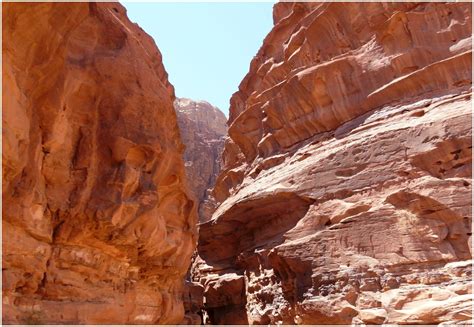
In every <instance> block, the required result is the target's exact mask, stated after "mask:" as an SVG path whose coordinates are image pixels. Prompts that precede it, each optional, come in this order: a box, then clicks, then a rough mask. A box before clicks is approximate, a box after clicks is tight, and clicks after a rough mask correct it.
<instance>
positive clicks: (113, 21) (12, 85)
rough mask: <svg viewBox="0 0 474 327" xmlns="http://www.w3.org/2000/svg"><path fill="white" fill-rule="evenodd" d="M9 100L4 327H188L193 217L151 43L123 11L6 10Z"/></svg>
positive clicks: (87, 7)
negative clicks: (185, 295)
mask: <svg viewBox="0 0 474 327" xmlns="http://www.w3.org/2000/svg"><path fill="white" fill-rule="evenodd" d="M3 95H4V96H3V122H2V124H3V134H2V136H3V157H2V159H3V172H2V173H3V186H2V187H3V188H2V190H3V212H2V213H3V322H4V323H19V324H32V323H34V324H38V323H40V324H41V323H42V324H58V323H61V324H123V323H130V324H145V323H178V322H180V321H182V319H183V315H184V307H183V300H182V291H183V287H184V276H185V274H186V271H187V269H188V266H189V264H190V257H191V253H192V252H193V250H194V247H195V242H196V241H197V240H196V238H197V237H196V228H195V224H196V221H197V215H196V208H195V205H194V203H193V201H192V200H191V197H190V195H189V194H188V190H187V189H186V187H185V186H184V185H185V182H184V179H185V172H184V164H183V161H182V158H181V156H182V151H183V145H182V144H181V141H180V138H179V130H178V125H177V121H176V115H175V112H174V108H173V101H174V90H173V87H172V86H171V85H170V84H169V82H168V80H167V74H166V72H165V70H164V68H163V65H162V62H161V55H160V53H159V51H158V49H157V48H156V46H155V44H154V42H153V40H152V39H151V37H149V36H148V35H147V34H145V33H144V32H143V31H142V30H141V29H140V28H139V27H138V26H137V25H136V24H133V23H131V22H130V21H129V20H128V19H127V17H126V14H125V9H124V8H123V7H122V6H121V5H120V4H118V3H74V4H59V3H56V4H52V3H42V4H40V3H36V4H20V3H17V4H14V3H4V4H3Z"/></svg>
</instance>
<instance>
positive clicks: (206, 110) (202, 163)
mask: <svg viewBox="0 0 474 327" xmlns="http://www.w3.org/2000/svg"><path fill="white" fill-rule="evenodd" d="M175 109H176V113H177V115H178V125H179V128H180V131H181V137H182V140H183V143H184V145H185V146H186V149H185V151H184V160H185V166H186V175H187V176H188V181H189V183H190V187H191V190H192V191H193V192H194V194H195V196H196V198H197V200H198V202H199V204H200V205H199V219H200V221H207V220H209V219H210V217H211V215H212V211H213V210H214V206H215V201H214V198H213V197H212V195H211V194H210V193H209V192H208V189H209V188H211V187H212V186H214V184H215V182H216V178H217V175H218V174H219V172H220V169H221V154H222V150H223V148H224V137H225V135H226V133H227V126H226V122H227V118H226V117H225V115H224V114H223V113H222V111H220V110H219V109H218V108H217V107H214V106H212V105H211V104H210V103H208V102H206V101H194V100H191V99H186V98H178V99H176V100H175Z"/></svg>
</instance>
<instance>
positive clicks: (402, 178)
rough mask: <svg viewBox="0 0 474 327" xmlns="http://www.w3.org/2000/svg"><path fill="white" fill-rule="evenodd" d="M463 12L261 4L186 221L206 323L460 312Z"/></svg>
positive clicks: (467, 67) (466, 310)
mask: <svg viewBox="0 0 474 327" xmlns="http://www.w3.org/2000/svg"><path fill="white" fill-rule="evenodd" d="M471 17H472V13H471V5H470V4H468V3H448V4H446V3H350V4H348V3H278V4H276V5H275V7H274V22H275V26H274V28H273V29H272V31H271V32H270V33H269V35H268V36H267V37H266V39H265V41H264V44H263V46H262V48H261V49H260V51H259V52H258V54H257V56H256V57H255V58H254V60H253V61H252V63H251V65H250V72H249V73H248V75H247V76H246V77H245V78H244V80H243V81H242V83H241V85H240V87H239V91H238V92H237V93H235V94H234V96H233V97H232V99H231V110H230V119H229V124H230V125H229V136H230V138H229V139H228V140H227V141H226V145H225V149H224V154H223V162H224V167H223V172H222V173H221V174H220V176H219V177H218V179H217V183H216V186H215V188H214V190H213V195H214V197H215V198H216V200H217V201H218V202H219V207H218V208H217V210H216V211H215V212H214V214H213V216H212V220H211V221H209V222H206V223H203V224H201V226H200V240H199V246H198V248H199V255H200V258H198V260H196V261H195V263H194V270H193V274H194V275H193V276H194V280H195V281H199V282H200V283H201V284H202V285H203V286H204V308H205V310H206V317H205V319H206V321H207V322H208V323H220V324H225V323H235V324H238V323H244V324H245V323H247V322H248V323H252V324H257V323H259V324H275V323H285V324H294V323H296V324H350V323H366V324H369V323H375V324H380V323H403V324H438V323H453V322H466V323H468V322H469V321H470V320H471V319H472V317H471V310H470V308H471V305H472V294H471V278H472V277H471V269H470V264H471V263H472V261H471V258H472V256H471V252H470V241H471V219H472V217H471V204H472V203H471V191H472V186H471V184H472V171H471V154H472V143H471V135H472V133H471V129H472V126H471V115H472V112H471V84H472V81H471V74H472V67H471V57H472V54H471V53H472V49H471V33H472V31H471Z"/></svg>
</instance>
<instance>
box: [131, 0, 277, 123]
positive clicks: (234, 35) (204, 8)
mask: <svg viewBox="0 0 474 327" xmlns="http://www.w3.org/2000/svg"><path fill="white" fill-rule="evenodd" d="M122 4H123V5H124V6H125V8H127V14H128V17H129V18H130V20H131V21H133V22H135V23H138V25H140V27H141V28H143V30H145V32H147V33H148V34H150V35H151V36H152V37H153V38H154V39H155V42H156V44H157V45H158V48H159V49H160V51H161V53H162V55H163V61H164V65H165V68H166V71H167V72H168V75H169V80H170V82H171V83H172V84H173V85H174V87H175V91H176V96H178V97H186V98H191V99H195V100H206V101H209V102H210V103H211V104H213V105H215V106H217V107H219V109H221V110H222V111H223V112H224V114H225V115H226V116H228V110H229V99H230V97H231V95H232V94H233V93H234V92H235V91H237V89H238V86H239V84H240V81H241V80H242V79H243V77H244V76H245V75H246V74H247V72H248V70H249V65H250V61H251V60H252V58H253V56H254V55H255V54H256V53H257V51H258V49H259V48H260V46H261V45H262V42H263V39H264V38H265V36H266V35H267V34H268V32H270V29H271V28H272V26H273V20H272V8H273V3H272V2H260V3H257V2H255V3H249V2H241V3H229V2H227V3H204V2H203V3H182V2H180V3H178V2H176V3H135V2H134V3H132V2H122Z"/></svg>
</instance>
